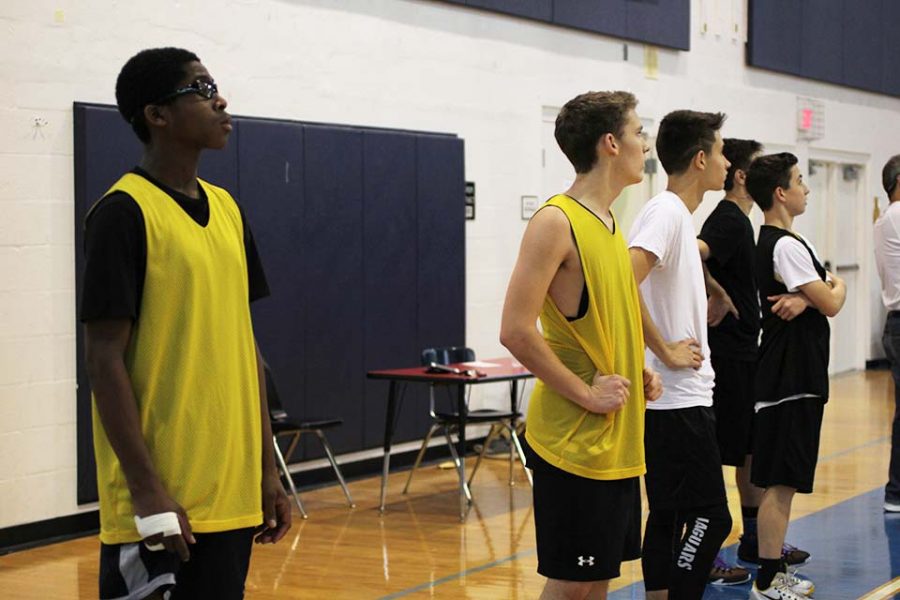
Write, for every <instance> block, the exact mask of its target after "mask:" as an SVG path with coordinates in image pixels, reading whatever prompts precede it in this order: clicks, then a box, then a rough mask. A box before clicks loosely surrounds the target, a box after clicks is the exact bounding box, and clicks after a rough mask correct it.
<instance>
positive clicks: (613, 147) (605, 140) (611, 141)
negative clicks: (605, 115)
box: [597, 133, 619, 156]
mask: <svg viewBox="0 0 900 600" xmlns="http://www.w3.org/2000/svg"><path fill="white" fill-rule="evenodd" d="M618 153H619V143H618V141H616V136H614V135H613V134H611V133H604V134H603V135H602V136H600V139H599V140H598V141H597V156H600V155H601V154H604V155H606V156H615V155H617V154H618Z"/></svg>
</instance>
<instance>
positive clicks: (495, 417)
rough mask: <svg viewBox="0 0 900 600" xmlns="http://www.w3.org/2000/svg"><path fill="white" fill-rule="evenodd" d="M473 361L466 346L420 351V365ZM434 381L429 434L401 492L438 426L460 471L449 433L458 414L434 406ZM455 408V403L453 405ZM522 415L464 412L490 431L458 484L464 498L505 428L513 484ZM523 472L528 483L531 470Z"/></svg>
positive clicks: (469, 495) (521, 456)
mask: <svg viewBox="0 0 900 600" xmlns="http://www.w3.org/2000/svg"><path fill="white" fill-rule="evenodd" d="M474 360H475V351H474V350H472V349H471V348H466V347H464V346H447V347H437V348H426V349H425V350H423V351H422V365H424V366H428V365H429V364H431V363H437V364H439V365H450V364H455V363H463V362H472V361H474ZM436 385H437V384H434V383H432V384H430V385H429V386H428V395H429V415H430V416H431V426H430V427H429V428H428V433H427V434H425V439H424V440H422V447H421V448H419V454H418V455H417V456H416V462H415V463H414V464H413V467H412V469H411V470H410V472H409V477H408V478H407V479H406V486H405V487H404V488H403V493H404V494H405V493H406V492H407V491H408V490H409V484H410V483H411V482H412V478H413V474H415V472H416V469H417V468H418V467H419V465H420V464H421V462H422V458H423V457H424V456H425V450H426V449H427V448H428V442H430V441H431V437H432V436H433V435H434V433H435V432H436V431H438V430H440V429H443V430H444V436H445V438H446V439H447V446H448V447H449V448H450V455H451V456H452V457H453V463H454V464H455V465H456V472H457V474H459V465H460V462H459V461H460V457H459V455H458V453H457V452H456V445H455V444H454V443H453V439H452V438H451V435H452V434H453V433H454V432H456V430H457V428H458V422H459V413H457V412H456V411H455V410H451V411H441V410H438V409H437V407H436V404H437V403H436V400H435V387H436ZM471 390H472V388H471V386H470V387H469V389H468V391H467V395H466V406H467V407H468V405H469V393H470V392H471ZM453 406H454V407H455V406H456V405H455V403H454V404H453ZM521 418H522V414H521V413H519V412H518V411H503V410H494V409H479V410H474V411H471V412H468V411H467V412H466V423H467V424H486V423H490V424H491V430H490V432H488V435H487V437H486V438H485V440H484V445H483V447H482V449H481V453H480V454H479V455H478V460H477V461H476V462H475V466H474V467H473V468H472V473H471V475H470V476H469V481H468V482H466V481H460V485H461V486H462V487H463V491H464V492H465V494H466V498H467V499H468V500H469V502H471V501H472V492H471V490H470V486H471V485H472V480H473V479H474V478H475V473H477V472H478V467H479V466H481V461H482V459H483V458H484V455H485V453H486V452H487V450H488V448H490V445H491V442H493V441H494V439H496V437H497V436H498V435H500V434H501V433H502V432H503V431H504V430H506V431H507V432H508V433H509V437H510V440H511V443H510V446H509V461H510V462H509V484H510V485H512V484H513V465H514V463H515V460H516V455H517V454H518V456H519V459H520V460H521V461H522V464H523V465H524V464H525V455H524V453H523V451H522V445H521V443H520V442H519V436H518V433H517V428H516V421H518V420H519V419H521ZM525 475H526V477H527V478H528V483H529V484H531V483H532V480H531V473H530V472H529V471H528V469H525Z"/></svg>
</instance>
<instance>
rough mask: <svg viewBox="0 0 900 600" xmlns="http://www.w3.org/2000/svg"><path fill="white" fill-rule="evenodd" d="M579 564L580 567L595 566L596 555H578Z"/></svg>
mask: <svg viewBox="0 0 900 600" xmlns="http://www.w3.org/2000/svg"><path fill="white" fill-rule="evenodd" d="M578 566H579V567H593V566H594V557H593V556H588V557H584V556H579V557H578Z"/></svg>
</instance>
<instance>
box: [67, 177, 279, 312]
mask: <svg viewBox="0 0 900 600" xmlns="http://www.w3.org/2000/svg"><path fill="white" fill-rule="evenodd" d="M132 173H136V174H137V175H140V176H141V177H144V178H145V179H147V180H148V181H150V182H151V183H153V184H154V185H155V186H157V187H158V188H160V189H161V190H162V191H164V192H165V193H166V194H168V195H169V196H170V197H171V198H172V199H173V200H174V201H175V202H176V203H178V205H179V206H180V207H181V208H182V209H184V211H185V212H186V213H187V214H188V215H189V216H190V217H191V218H192V219H194V221H196V222H197V224H199V225H201V226H203V227H205V226H206V224H207V223H209V200H208V199H207V197H206V192H205V191H204V190H203V188H202V187H199V186H198V187H199V189H200V198H191V197H190V196H185V195H184V194H181V193H179V192H176V191H175V190H173V189H171V188H169V187H166V186H165V185H163V184H161V183H160V182H158V181H156V180H155V179H153V178H152V177H151V176H150V175H149V174H148V173H147V172H146V171H144V170H143V169H141V168H140V167H135V168H134V169H132ZM238 210H240V213H241V221H242V222H243V225H244V252H245V253H246V256H247V277H248V280H249V286H250V297H249V299H248V301H249V302H253V301H254V300H257V299H259V298H264V297H266V296H268V295H269V284H268V282H267V281H266V274H265V272H264V271H263V267H262V263H261V262H260V259H259V253H258V252H257V250H256V242H254V241H253V234H252V233H251V232H250V227H249V225H247V219H246V217H245V216H244V211H243V210H242V209H241V208H240V206H238ZM84 254H85V267H84V280H83V284H84V285H83V287H82V294H81V311H80V313H79V319H80V320H81V321H82V322H84V321H92V320H96V319H114V318H130V319H132V320H135V319H137V318H138V316H139V315H140V312H141V297H142V296H143V291H144V275H145V274H146V271H147V232H146V229H145V227H144V215H143V213H142V212H141V209H140V207H139V206H138V204H137V202H135V201H134V199H133V198H132V197H131V196H129V195H128V194H126V193H125V192H115V193H112V194H110V195H108V196H106V197H104V198H103V199H102V200H100V202H99V203H98V204H97V206H95V207H94V208H93V210H91V211H90V212H89V213H88V215H87V217H86V218H85V224H84Z"/></svg>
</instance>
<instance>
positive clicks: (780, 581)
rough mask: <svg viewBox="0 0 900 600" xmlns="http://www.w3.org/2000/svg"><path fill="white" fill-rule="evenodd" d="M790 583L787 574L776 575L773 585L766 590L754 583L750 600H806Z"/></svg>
mask: <svg viewBox="0 0 900 600" xmlns="http://www.w3.org/2000/svg"><path fill="white" fill-rule="evenodd" d="M789 582H790V579H789V577H788V575H787V573H776V574H775V578H774V579H772V584H771V585H770V586H769V587H767V588H766V589H764V590H761V589H759V588H757V587H756V584H755V583H754V584H753V587H752V588H750V600H806V596H804V595H801V594H798V593H797V592H795V591H794V590H792V589H791V586H790V583H789ZM810 593H811V592H810Z"/></svg>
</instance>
